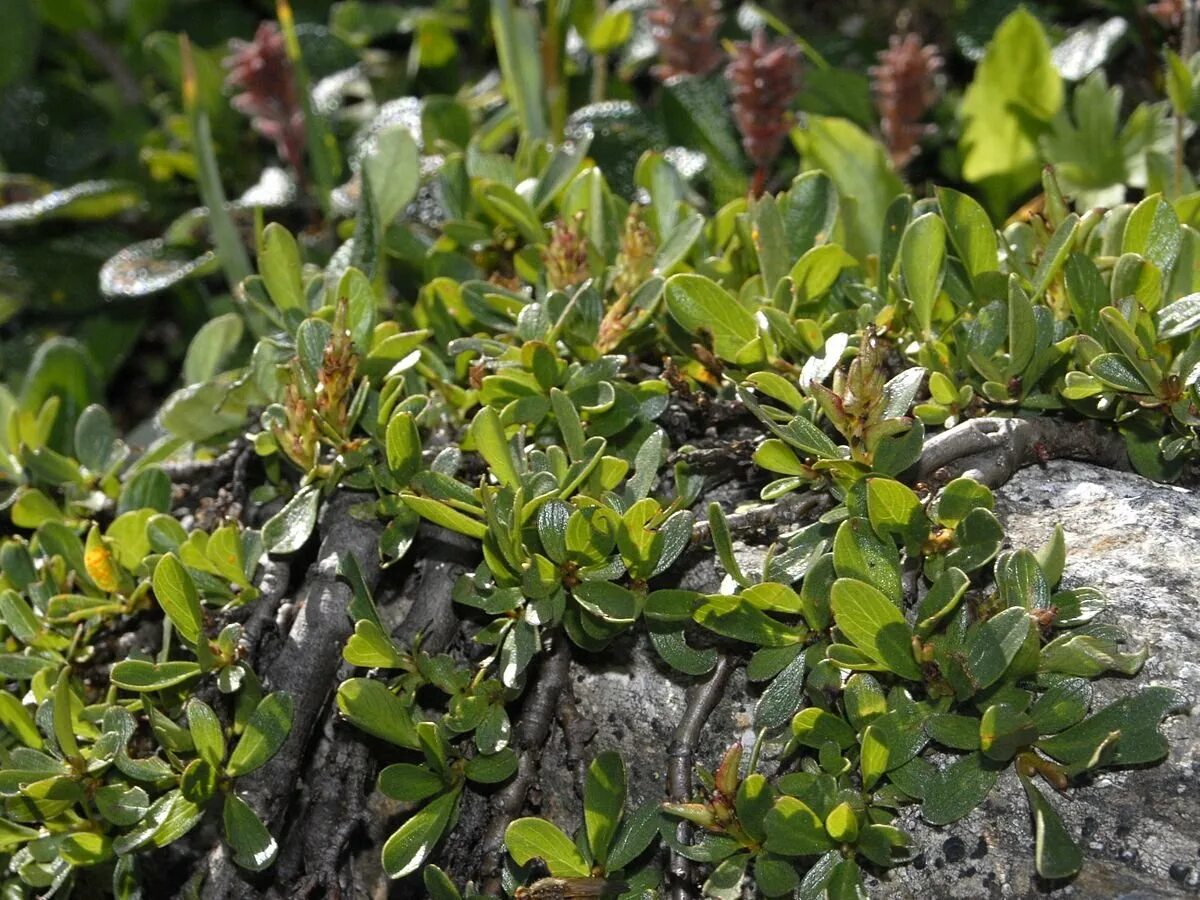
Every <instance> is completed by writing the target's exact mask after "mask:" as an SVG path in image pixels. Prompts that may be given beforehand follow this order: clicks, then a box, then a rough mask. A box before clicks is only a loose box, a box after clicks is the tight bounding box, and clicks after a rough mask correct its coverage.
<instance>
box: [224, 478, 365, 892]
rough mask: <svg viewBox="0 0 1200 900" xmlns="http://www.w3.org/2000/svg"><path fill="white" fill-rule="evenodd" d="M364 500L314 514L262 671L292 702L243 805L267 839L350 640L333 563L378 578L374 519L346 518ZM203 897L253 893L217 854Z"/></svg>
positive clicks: (343, 589) (346, 597)
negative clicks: (291, 612)
mask: <svg viewBox="0 0 1200 900" xmlns="http://www.w3.org/2000/svg"><path fill="white" fill-rule="evenodd" d="M362 499H363V495H362V494H359V493H355V492H353V491H342V492H340V493H338V494H337V495H335V496H334V497H333V499H332V500H331V501H330V502H329V503H328V504H327V505H326V506H325V508H324V509H323V510H322V512H321V520H320V526H319V527H320V533H321V547H320V549H319V550H318V552H317V561H316V563H314V565H313V567H312V569H311V570H310V571H309V574H308V577H307V579H306V582H305V584H304V586H303V588H301V590H300V592H299V594H298V596H299V597H300V598H301V603H302V604H303V607H302V609H301V611H300V612H299V613H298V614H297V616H296V619H295V622H294V623H293V625H292V628H291V631H290V632H289V633H288V636H287V639H286V642H285V644H284V646H283V647H282V648H281V649H280V652H279V653H278V654H277V655H276V657H275V659H274V660H272V662H271V664H270V665H269V667H268V668H267V670H266V683H267V687H268V688H269V689H271V690H274V691H286V692H287V693H288V694H289V695H290V696H291V698H292V702H293V707H294V710H293V715H292V730H291V733H290V734H289V735H288V738H287V740H286V741H285V742H284V744H283V746H282V747H281V748H280V750H279V752H278V753H277V754H276V755H275V756H274V757H272V758H271V760H270V762H268V763H267V764H266V765H265V766H264V767H263V768H262V769H261V770H259V773H258V774H257V775H256V776H255V778H254V779H253V783H252V784H251V785H249V786H248V788H247V790H246V791H245V792H244V794H243V799H245V800H246V802H247V803H249V804H250V805H251V807H252V808H254V809H255V810H256V811H257V812H258V814H259V817H260V818H261V819H262V820H263V822H264V823H265V824H266V826H267V828H268V829H269V830H271V831H272V833H278V832H279V826H280V824H281V823H282V822H283V820H284V816H285V813H286V812H287V810H288V807H289V805H290V804H291V803H292V801H293V800H294V799H295V798H296V785H297V783H298V782H299V779H300V774H301V771H302V768H303V766H304V762H305V760H306V759H307V757H308V754H309V749H310V745H311V742H312V738H313V735H314V732H315V731H316V730H317V725H318V724H319V723H320V722H321V721H322V719H323V716H324V713H325V711H326V708H327V706H328V704H329V698H330V696H331V694H332V691H333V688H334V685H335V684H336V683H337V677H336V676H337V672H338V668H339V666H340V665H341V649H342V645H343V644H344V643H345V641H346V638H347V637H348V636H349V634H350V628H351V624H350V619H349V617H348V616H347V615H346V605H347V604H348V603H349V601H350V597H351V593H352V592H351V589H350V587H349V586H348V585H347V584H346V583H345V582H344V581H342V580H341V579H339V578H338V575H337V570H338V560H339V559H340V558H341V557H342V556H343V555H345V554H347V553H352V554H354V556H355V557H356V558H357V559H358V563H359V568H360V569H361V570H362V574H363V579H364V581H365V582H366V583H367V585H368V587H371V588H374V586H375V584H376V582H377V581H378V579H379V571H380V569H379V534H380V530H381V529H380V524H379V522H377V521H374V520H372V521H363V520H360V519H357V518H355V517H354V516H352V515H350V509H351V508H352V507H353V506H355V505H356V504H358V503H361V502H362ZM209 865H210V873H209V877H208V879H207V881H206V882H205V885H204V890H203V896H204V897H205V898H213V900H215V898H222V900H224V898H230V897H242V896H256V895H257V892H256V891H255V890H254V889H253V888H252V887H251V886H250V885H249V884H248V883H247V882H246V881H244V880H243V878H242V877H241V874H240V873H239V872H237V871H235V870H234V867H233V866H232V865H230V863H229V861H228V859H227V858H226V857H224V856H213V857H210V859H209Z"/></svg>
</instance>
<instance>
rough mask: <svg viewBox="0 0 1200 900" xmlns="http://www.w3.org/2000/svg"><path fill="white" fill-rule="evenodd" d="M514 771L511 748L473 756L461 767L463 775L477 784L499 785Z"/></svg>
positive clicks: (514, 762) (515, 765)
mask: <svg viewBox="0 0 1200 900" xmlns="http://www.w3.org/2000/svg"><path fill="white" fill-rule="evenodd" d="M491 708H492V709H497V708H498V707H495V706H493V707H491ZM516 771H517V754H516V753H514V752H513V750H512V748H511V747H503V748H501V749H500V750H497V751H496V752H495V753H487V754H480V755H479V756H473V757H471V758H470V759H469V760H467V764H466V765H465V766H463V774H464V775H466V776H467V778H469V779H470V780H471V781H474V782H476V783H477V784H499V783H500V782H502V781H507V780H508V779H509V778H511V777H512V775H513V774H514V773H515V772H516Z"/></svg>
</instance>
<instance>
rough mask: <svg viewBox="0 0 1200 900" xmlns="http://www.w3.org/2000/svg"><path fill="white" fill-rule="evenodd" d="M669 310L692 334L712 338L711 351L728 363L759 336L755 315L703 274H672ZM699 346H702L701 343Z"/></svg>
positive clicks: (669, 283)
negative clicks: (705, 335)
mask: <svg viewBox="0 0 1200 900" xmlns="http://www.w3.org/2000/svg"><path fill="white" fill-rule="evenodd" d="M665 291H666V298H667V309H668V311H669V312H670V313H671V316H672V317H673V318H674V319H675V321H676V322H678V323H679V324H680V326H682V327H683V329H684V330H685V331H687V332H688V333H689V334H692V335H696V336H697V339H698V340H700V335H701V334H707V335H709V336H711V338H712V349H713V352H714V353H716V354H717V356H719V357H721V359H724V360H726V361H728V362H733V361H735V360H736V359H737V356H738V352H739V351H740V350H741V349H742V348H743V347H745V346H746V345H747V344H748V343H750V341H752V340H754V339H755V338H756V337H757V336H758V327H757V326H756V325H755V322H754V316H752V315H751V314H750V312H749V311H748V310H747V309H746V308H745V307H743V306H742V305H741V304H740V303H738V301H737V299H735V298H734V296H733V295H732V294H730V293H729V292H728V291H726V290H725V289H724V288H722V287H721V286H720V285H718V284H717V283H716V282H715V281H712V280H710V279H708V278H705V277H704V276H703V275H692V274H682V275H672V276H671V277H670V278H668V279H667V285H666V288H665ZM700 343H703V341H702V340H700Z"/></svg>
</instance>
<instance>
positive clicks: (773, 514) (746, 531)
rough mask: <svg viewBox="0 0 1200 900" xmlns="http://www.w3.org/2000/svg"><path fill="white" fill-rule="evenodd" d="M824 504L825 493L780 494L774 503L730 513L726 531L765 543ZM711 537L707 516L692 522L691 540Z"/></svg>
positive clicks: (825, 499)
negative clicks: (693, 523)
mask: <svg viewBox="0 0 1200 900" xmlns="http://www.w3.org/2000/svg"><path fill="white" fill-rule="evenodd" d="M828 505H829V497H828V496H826V495H825V494H784V495H783V496H782V497H780V498H779V499H778V500H776V501H775V502H774V503H765V504H763V505H762V506H755V507H753V508H752V509H748V510H745V511H743V512H735V513H731V514H730V515H728V516H726V517H725V521H726V522H727V523H728V524H729V531H730V533H731V534H735V535H739V536H741V537H742V538H743V539H744V540H745V541H746V542H747V543H750V544H769V543H770V542H771V541H772V540H774V539H775V537H777V536H778V535H779V533H780V532H782V531H784V530H786V529H787V528H789V527H790V526H792V525H799V524H800V523H802V522H804V521H806V520H807V519H808V518H810V517H811V516H812V515H813V514H814V513H815V512H817V511H818V510H822V509H824V508H825V507H826V506H828ZM711 537H712V531H711V530H710V529H709V527H708V520H707V519H701V520H700V521H698V522H696V524H695V525H693V526H692V544H702V543H704V542H705V541H707V540H709V539H710V538H711Z"/></svg>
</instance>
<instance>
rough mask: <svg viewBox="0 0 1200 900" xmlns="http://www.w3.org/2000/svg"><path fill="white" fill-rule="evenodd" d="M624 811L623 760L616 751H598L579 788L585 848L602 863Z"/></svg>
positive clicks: (598, 863) (599, 863) (605, 858)
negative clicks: (581, 793)
mask: <svg viewBox="0 0 1200 900" xmlns="http://www.w3.org/2000/svg"><path fill="white" fill-rule="evenodd" d="M624 811H625V762H624V761H623V760H622V759H621V755H620V754H619V753H613V752H611V751H609V752H606V753H601V754H600V755H599V756H597V757H596V758H595V759H594V760H592V764H591V765H590V766H588V770H587V778H586V781H585V783H584V789H583V821H584V826H585V828H586V830H587V838H588V848H589V849H590V850H591V852H592V857H593V858H594V859H595V861H596V864H597V865H599V866H604V864H605V861H606V860H607V859H608V851H609V848H610V847H611V845H612V842H613V840H614V839H615V838H616V836H617V828H618V826H619V825H620V823H621V815H622V813H624Z"/></svg>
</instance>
